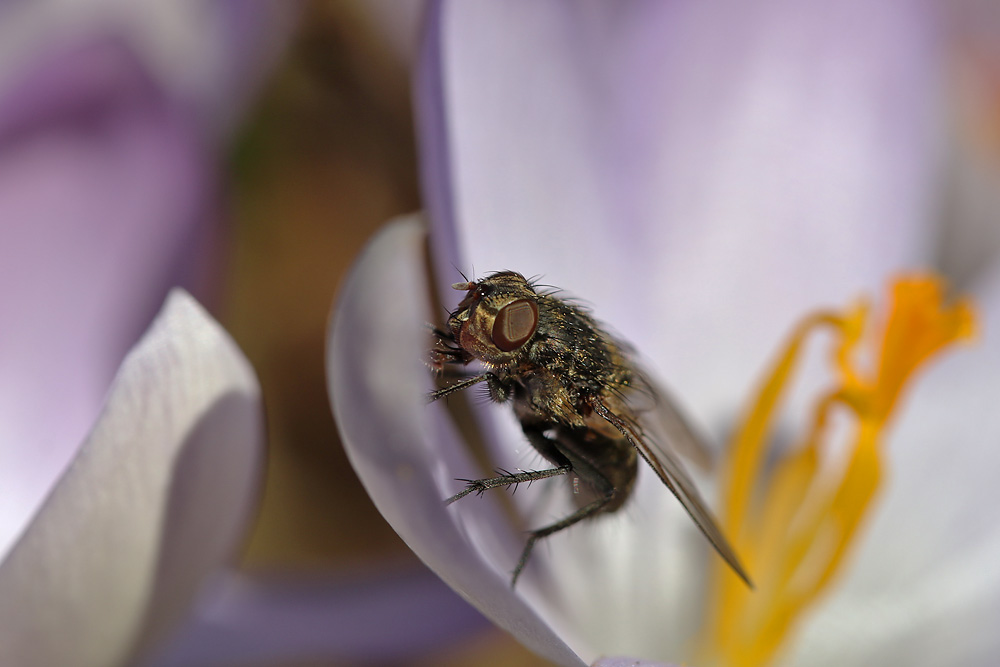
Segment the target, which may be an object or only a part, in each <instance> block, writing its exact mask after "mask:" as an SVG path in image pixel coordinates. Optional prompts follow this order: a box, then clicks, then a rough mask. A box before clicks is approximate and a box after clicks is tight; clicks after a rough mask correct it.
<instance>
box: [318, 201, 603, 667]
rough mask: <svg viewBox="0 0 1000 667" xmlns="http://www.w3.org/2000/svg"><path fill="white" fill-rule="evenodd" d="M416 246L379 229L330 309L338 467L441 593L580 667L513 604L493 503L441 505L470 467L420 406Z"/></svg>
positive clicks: (441, 424) (420, 283)
mask: <svg viewBox="0 0 1000 667" xmlns="http://www.w3.org/2000/svg"><path fill="white" fill-rule="evenodd" d="M424 241H425V230H424V227H423V225H422V224H420V222H419V221H418V220H414V219H410V220H403V221H398V222H395V223H392V224H390V225H389V226H388V227H386V228H385V229H384V230H383V231H382V232H381V233H380V234H379V235H378V236H377V237H376V238H375V239H374V240H373V241H372V243H371V244H370V245H369V247H368V248H367V249H366V251H365V252H364V253H363V255H362V257H361V258H360V260H359V262H358V263H357V264H356V265H355V267H354V268H353V270H352V271H351V274H350V276H349V277H348V279H347V281H346V283H345V285H344V288H343V291H342V292H341V294H340V297H339V299H338V305H337V308H336V310H335V313H334V316H333V320H332V323H331V330H330V339H329V343H328V361H327V376H328V378H329V382H330V395H331V400H332V404H333V410H334V414H335V416H336V419H337V424H338V425H339V427H340V429H341V436H342V438H343V442H344V446H345V448H346V449H347V454H348V457H349V458H350V460H351V464H352V465H353V466H354V469H355V471H356V472H357V473H358V476H359V477H360V478H361V481H362V483H363V484H364V485H365V488H366V489H367V491H368V493H369V495H370V496H371V497H372V499H373V501H374V502H375V505H376V506H377V507H378V509H379V511H380V512H381V513H382V515H383V516H384V517H385V519H386V520H387V521H388V522H389V523H390V524H391V525H392V527H393V528H394V529H395V530H396V532H397V533H399V535H400V536H401V537H402V538H403V539H404V540H405V541H406V543H407V544H408V545H409V546H410V548H411V549H413V551H414V552H415V553H416V554H417V555H418V556H419V557H420V558H421V560H423V561H424V563H425V564H427V565H428V566H429V567H430V568H431V569H432V570H434V571H435V572H436V573H437V574H438V575H439V576H440V577H441V578H442V579H444V580H445V582H446V583H448V584H449V585H450V586H451V587H452V588H454V589H455V590H456V591H458V593H459V594H460V595H461V596H462V597H464V598H465V599H466V600H468V601H469V602H471V603H472V604H473V605H475V606H476V607H477V608H478V609H479V610H480V611H481V612H483V614H485V615H486V616H488V617H489V618H490V619H492V620H493V621H494V622H495V623H496V624H497V625H499V626H500V627H502V628H504V629H505V630H507V631H508V632H510V633H511V634H513V635H514V636H515V637H517V638H518V639H519V640H520V641H521V642H522V643H523V644H524V645H525V646H527V647H529V648H530V649H532V650H533V651H535V652H536V653H538V654H539V655H542V656H544V657H547V658H548V659H550V660H553V661H555V662H557V663H559V664H562V665H580V664H583V663H582V661H581V659H580V658H579V657H577V655H576V654H575V653H574V652H573V650H571V649H570V648H569V647H568V646H567V644H566V643H564V639H560V637H563V638H566V639H565V641H566V642H569V641H570V639H569V637H570V636H572V634H573V633H572V632H571V631H570V630H568V629H564V628H556V632H554V631H553V629H552V628H550V627H549V625H547V624H546V623H545V622H544V621H543V620H542V619H541V618H540V616H539V614H540V613H544V611H543V612H538V611H535V610H536V609H539V608H543V607H544V602H543V601H539V600H537V599H534V600H532V604H533V605H534V609H533V608H532V607H531V606H529V605H528V604H527V603H526V602H525V600H524V599H522V597H521V596H522V594H526V593H528V592H529V591H530V589H526V590H523V591H522V590H519V591H518V592H517V593H515V591H513V590H511V586H510V579H509V577H510V568H511V567H512V564H513V563H514V562H516V559H517V555H518V553H519V551H520V548H521V546H522V544H523V543H522V541H521V540H522V538H521V536H520V535H517V534H514V533H513V531H512V530H511V528H510V526H509V525H508V524H507V523H506V522H505V520H504V518H503V516H502V514H501V513H500V512H499V511H498V509H499V508H498V507H497V505H496V503H495V498H492V497H484V498H469V499H468V500H470V501H472V502H460V503H456V504H455V505H453V506H451V507H446V506H445V504H444V499H445V498H447V497H448V496H449V495H451V494H453V493H455V491H457V490H458V488H460V486H459V483H458V482H456V481H455V480H454V478H455V477H463V476H467V475H468V474H469V472H470V471H471V470H474V468H475V467H474V465H473V464H472V462H471V461H470V457H469V455H468V454H467V453H466V452H465V451H464V450H463V448H462V444H461V443H460V442H459V441H458V439H457V435H456V433H455V429H454V427H453V426H452V425H451V423H450V421H449V419H448V418H447V416H446V413H445V411H444V406H442V405H441V404H433V405H428V404H427V401H426V398H425V397H426V394H427V392H428V391H429V390H430V387H431V383H430V372H429V370H428V369H427V368H425V367H424V366H423V364H422V363H421V360H422V359H423V358H424V357H425V355H426V347H427V345H428V342H429V341H428V335H427V333H426V330H425V329H424V328H423V327H424V325H423V323H424V322H426V321H427V320H428V319H429V317H430V307H429V305H428V298H429V297H428V291H427V290H428V289H429V287H428V286H427V282H426V279H425V277H424V263H423V245H424ZM547 620H548V621H549V622H550V623H551V622H553V616H552V615H551V614H548V615H547ZM557 632H558V634H557ZM577 645H580V646H583V645H585V642H584V643H579V642H578V643H577ZM581 651H582V649H578V651H577V652H578V653H579V652H581ZM590 657H591V659H593V657H594V656H590Z"/></svg>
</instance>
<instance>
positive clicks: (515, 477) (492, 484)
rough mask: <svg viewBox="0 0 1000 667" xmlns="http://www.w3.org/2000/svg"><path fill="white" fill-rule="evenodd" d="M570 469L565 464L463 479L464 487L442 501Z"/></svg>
mask: <svg viewBox="0 0 1000 667" xmlns="http://www.w3.org/2000/svg"><path fill="white" fill-rule="evenodd" d="M571 470H573V468H572V467H570V466H569V465H568V464H567V465H565V466H563V467H560V468H550V469H548V470H525V471H523V472H508V473H504V474H502V475H500V476H498V477H489V478H487V479H463V480H460V481H463V482H467V485H466V487H465V489H463V490H462V491H459V492H458V493H456V494H455V495H453V496H452V497H451V498H449V499H448V500H446V501H444V503H445V505H451V504H452V503H453V502H455V501H456V500H458V499H459V498H464V497H465V496H467V495H469V494H470V493H476V494H479V495H482V493H483V492H484V491H488V490H489V489H495V488H497V487H498V486H514V485H517V484H520V483H521V482H534V481H535V480H539V479H548V478H549V477H556V476H557V475H565V474H566V473H568V472H570V471H571Z"/></svg>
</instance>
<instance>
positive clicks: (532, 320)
mask: <svg viewBox="0 0 1000 667" xmlns="http://www.w3.org/2000/svg"><path fill="white" fill-rule="evenodd" d="M537 326H538V306H536V305H535V302H534V301H531V300H530V299H518V300H517V301H514V302H511V303H508V304H507V305H506V306H504V307H503V308H501V309H500V312H499V313H497V317H496V320H494V321H493V334H492V336H493V344H494V345H496V346H497V347H498V348H500V349H501V350H503V351H504V352H510V351H511V350H516V349H517V348H519V347H521V346H522V345H524V343H525V342H527V340H528V339H529V338H531V336H532V335H534V333H535V328H536V327H537Z"/></svg>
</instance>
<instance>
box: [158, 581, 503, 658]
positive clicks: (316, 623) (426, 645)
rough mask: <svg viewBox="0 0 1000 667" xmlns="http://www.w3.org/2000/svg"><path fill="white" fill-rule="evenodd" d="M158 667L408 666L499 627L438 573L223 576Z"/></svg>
mask: <svg viewBox="0 0 1000 667" xmlns="http://www.w3.org/2000/svg"><path fill="white" fill-rule="evenodd" d="M202 599H203V603H202V604H201V605H200V606H199V609H198V610H197V614H196V615H195V616H194V618H192V619H191V620H190V621H189V623H188V627H186V628H185V629H184V630H183V632H182V633H180V636H179V637H177V638H176V639H175V640H173V641H172V642H171V643H170V645H169V646H168V647H167V649H166V650H165V652H164V653H163V654H162V655H161V656H159V657H158V658H157V659H156V660H154V661H153V663H152V664H154V665H157V666H159V667H167V666H169V665H178V666H179V667H183V666H187V665H199V666H200V667H210V666H212V665H219V666H220V667H222V666H228V665H236V664H239V665H243V664H261V665H263V664H275V665H283V664H288V663H289V662H290V661H294V662H295V663H296V664H298V663H300V662H305V661H309V660H320V659H325V660H331V659H333V660H338V661H343V662H349V663H351V664H355V663H362V662H363V663H372V662H378V663H390V662H391V663H394V664H396V663H401V662H403V661H407V660H414V659H416V658H417V657H418V656H420V655H421V654H426V653H429V652H431V651H435V650H440V649H441V648H442V647H443V646H446V645H448V644H449V643H452V642H455V641H456V640H457V639H462V640H467V639H469V638H471V637H473V636H475V634H476V633H477V632H482V631H483V630H485V629H486V628H487V627H492V625H491V624H490V623H489V622H488V621H486V619H484V618H483V617H482V616H481V615H480V614H478V613H477V612H476V611H475V610H474V609H472V608H471V607H470V606H469V605H468V604H467V603H466V602H465V601H464V600H462V599H461V598H460V597H458V595H457V594H456V593H455V592H454V591H452V590H451V589H450V588H448V587H447V586H446V585H445V584H444V583H443V582H442V581H441V580H440V579H439V578H438V577H437V576H436V575H434V574H432V573H431V572H429V571H427V570H425V569H423V568H421V570H420V571H419V572H412V573H398V574H388V573H386V572H385V571H382V570H380V571H377V572H372V573H369V574H365V573H356V574H354V575H353V576H352V575H347V574H342V575H340V576H339V577H326V578H318V577H301V576H300V577H289V576H285V577H279V576H271V577H267V576H256V577H250V576H246V575H233V574H230V575H225V576H223V577H221V578H220V579H219V580H218V581H216V582H215V584H214V585H213V586H210V587H208V588H207V590H206V591H205V595H204V596H203V598H202Z"/></svg>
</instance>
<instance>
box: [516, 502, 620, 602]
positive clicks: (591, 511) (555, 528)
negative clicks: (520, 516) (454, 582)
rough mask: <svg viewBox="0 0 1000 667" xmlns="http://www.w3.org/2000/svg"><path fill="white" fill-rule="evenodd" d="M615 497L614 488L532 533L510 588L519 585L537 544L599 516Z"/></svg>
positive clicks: (519, 560)
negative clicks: (544, 538)
mask: <svg viewBox="0 0 1000 667" xmlns="http://www.w3.org/2000/svg"><path fill="white" fill-rule="evenodd" d="M614 497H615V491H614V489H613V488H610V489H609V490H608V491H607V492H606V493H605V495H604V496H602V497H600V498H598V499H597V500H595V501H594V502H592V503H589V504H588V505H585V506H583V507H581V508H580V509H578V510H577V511H575V512H573V513H572V514H570V515H569V516H568V517H566V518H565V519H563V520H561V521H556V522H555V523H553V524H551V525H548V526H545V528H539V529H538V530H533V531H531V534H530V535H529V536H528V542H527V544H525V545H524V551H522V552H521V557H520V558H519V559H518V561H517V567H515V568H514V575H513V576H512V577H511V580H510V587H511V588H513V587H514V585H515V584H517V578H518V577H519V576H521V571H522V570H523V569H524V566H525V565H527V564H528V559H529V558H530V557H531V550H532V549H534V548H535V542H537V541H538V540H540V539H542V538H543V537H548V536H549V535H553V534H555V533H558V532H559V531H560V530H563V529H564V528H569V527H570V526H572V525H573V524H575V523H579V522H580V521H583V520H584V519H586V518H589V517H591V516H593V515H595V514H598V513H599V512H600V511H601V510H602V509H603V508H604V506H605V505H607V504H608V503H610V502H611V501H612V500H613V499H614Z"/></svg>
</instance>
